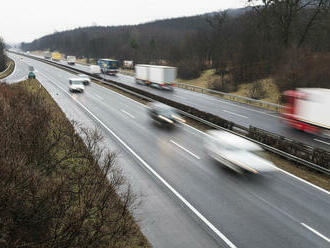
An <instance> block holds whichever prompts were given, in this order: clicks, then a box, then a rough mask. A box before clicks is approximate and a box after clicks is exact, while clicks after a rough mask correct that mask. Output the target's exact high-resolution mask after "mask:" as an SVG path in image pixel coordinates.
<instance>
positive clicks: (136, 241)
mask: <svg viewBox="0 0 330 248" xmlns="http://www.w3.org/2000/svg"><path fill="white" fill-rule="evenodd" d="M11 87H23V88H24V90H26V91H28V92H30V93H32V94H38V95H39V96H41V97H42V99H43V101H44V102H45V104H44V105H45V106H47V108H51V115H52V116H56V118H53V121H54V122H57V121H59V122H62V121H63V122H65V123H67V125H69V126H70V127H71V128H70V127H68V130H72V132H73V131H74V129H73V127H72V125H71V123H70V122H69V121H68V120H67V119H66V116H65V114H64V113H63V112H62V111H61V109H60V108H59V106H58V105H57V104H56V102H55V101H54V100H53V98H52V97H51V96H50V95H49V93H48V92H47V91H46V90H45V89H44V88H43V87H42V86H41V84H40V83H39V82H38V81H37V80H36V79H28V80H25V81H22V82H20V83H17V84H14V85H12V86H11ZM55 126H56V125H55ZM73 135H74V134H73ZM77 142H80V143H81V144H79V145H80V146H81V147H83V146H85V144H84V143H83V140H82V139H77ZM79 145H78V146H79ZM61 147H62V148H63V150H66V149H69V148H70V147H69V146H68V145H67V144H65V143H63V144H62V146H61ZM59 153H61V151H59ZM79 159H80V158H77V161H76V162H75V161H74V159H73V160H72V161H71V163H72V164H75V163H76V164H80V166H81V167H82V166H83V163H82V162H81V161H80V160H79ZM66 170H67V173H75V170H70V169H69V167H68V169H66ZM93 173H94V172H93ZM95 173H96V171H95ZM72 176H73V175H72ZM85 176H86V177H87V176H88V173H86V175H85ZM91 176H93V175H91ZM90 180H92V181H93V178H92V177H91V178H90ZM109 191H110V188H109ZM114 202H115V200H114ZM112 211H113V212H114V213H115V216H120V215H121V214H123V212H122V211H123V210H120V209H119V208H118V212H115V211H117V210H116V209H114V208H112ZM115 216H113V218H115ZM109 218H112V217H111V216H109ZM116 218H117V217H116ZM123 221H126V224H125V225H129V228H128V229H127V230H129V233H127V234H123V235H124V236H123V238H122V240H120V241H119V242H117V241H115V242H116V243H114V244H113V246H111V245H110V247H150V244H149V243H148V241H147V240H146V238H145V237H144V235H143V234H142V232H141V231H140V228H139V227H138V225H137V223H136V222H135V221H134V219H133V217H132V216H128V217H127V219H126V220H124V219H123ZM107 227H108V226H105V228H107ZM92 228H93V226H91V230H93V229H92ZM109 228H110V226H109ZM111 242H112V241H111V240H109V243H111ZM98 247H99V246H98ZM102 247H105V246H102Z"/></svg>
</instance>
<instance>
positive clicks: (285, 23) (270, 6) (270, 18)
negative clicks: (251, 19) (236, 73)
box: [247, 0, 329, 48]
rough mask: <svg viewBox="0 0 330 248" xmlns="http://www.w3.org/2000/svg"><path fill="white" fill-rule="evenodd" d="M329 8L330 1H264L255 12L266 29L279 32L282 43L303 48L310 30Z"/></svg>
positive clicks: (253, 2)
mask: <svg viewBox="0 0 330 248" xmlns="http://www.w3.org/2000/svg"><path fill="white" fill-rule="evenodd" d="M247 1H248V3H252V4H256V2H257V1H255V0H247ZM328 8H329V0H262V4H261V5H256V6H255V7H254V10H255V11H256V12H257V13H258V14H259V16H260V17H261V22H262V24H263V26H264V28H265V29H268V30H270V31H273V32H274V31H275V32H277V33H278V36H279V40H280V43H281V44H282V45H283V46H284V47H285V48H288V47H289V46H292V45H296V46H298V47H300V46H302V45H303V43H304V42H305V40H306V37H307V36H308V34H309V32H310V30H311V29H312V28H313V27H314V25H316V24H317V23H318V21H320V20H319V16H320V15H321V13H322V12H323V11H327V10H328ZM294 43H295V44H294Z"/></svg>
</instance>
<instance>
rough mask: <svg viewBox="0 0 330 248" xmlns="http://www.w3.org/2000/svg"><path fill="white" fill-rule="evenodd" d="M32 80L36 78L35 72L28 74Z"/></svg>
mask: <svg viewBox="0 0 330 248" xmlns="http://www.w3.org/2000/svg"><path fill="white" fill-rule="evenodd" d="M31 78H33V79H35V78H36V74H34V72H33V71H30V72H29V74H28V79H31Z"/></svg>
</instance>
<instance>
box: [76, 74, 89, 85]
mask: <svg viewBox="0 0 330 248" xmlns="http://www.w3.org/2000/svg"><path fill="white" fill-rule="evenodd" d="M78 77H79V78H81V79H82V80H83V82H84V85H89V84H90V83H91V79H90V78H89V76H87V75H85V74H82V73H80V74H78Z"/></svg>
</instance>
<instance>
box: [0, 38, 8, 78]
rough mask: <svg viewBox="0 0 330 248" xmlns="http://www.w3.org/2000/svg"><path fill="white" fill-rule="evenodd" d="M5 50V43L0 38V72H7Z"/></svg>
mask: <svg viewBox="0 0 330 248" xmlns="http://www.w3.org/2000/svg"><path fill="white" fill-rule="evenodd" d="M4 49H5V43H4V42H3V40H2V39H1V37H0V72H2V71H4V70H6V63H7V59H6V55H5V51H4Z"/></svg>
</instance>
